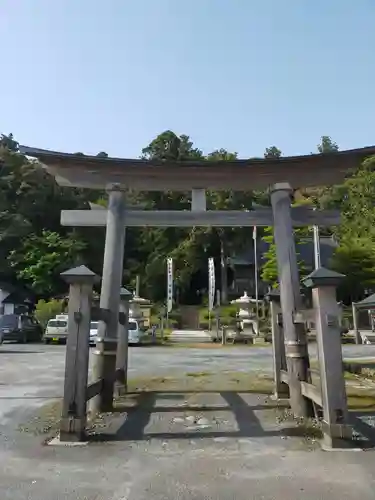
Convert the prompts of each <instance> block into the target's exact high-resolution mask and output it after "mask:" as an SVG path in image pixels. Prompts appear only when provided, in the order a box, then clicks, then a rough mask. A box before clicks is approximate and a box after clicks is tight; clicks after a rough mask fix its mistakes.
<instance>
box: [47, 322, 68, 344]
mask: <svg viewBox="0 0 375 500" xmlns="http://www.w3.org/2000/svg"><path fill="white" fill-rule="evenodd" d="M67 338H68V316H65V315H59V316H56V318H54V319H50V320H49V321H48V323H47V327H46V331H45V332H44V337H43V340H44V343H45V344H49V343H50V342H64V343H65V342H66V339H67Z"/></svg>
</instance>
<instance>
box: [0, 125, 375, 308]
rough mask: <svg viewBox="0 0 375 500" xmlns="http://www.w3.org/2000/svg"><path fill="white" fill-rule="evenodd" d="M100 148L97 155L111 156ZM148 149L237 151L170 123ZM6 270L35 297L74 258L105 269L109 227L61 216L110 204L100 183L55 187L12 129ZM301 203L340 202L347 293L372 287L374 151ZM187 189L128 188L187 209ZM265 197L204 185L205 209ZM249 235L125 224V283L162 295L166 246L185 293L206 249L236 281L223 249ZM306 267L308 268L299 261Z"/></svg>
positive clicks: (195, 288) (1, 170)
mask: <svg viewBox="0 0 375 500" xmlns="http://www.w3.org/2000/svg"><path fill="white" fill-rule="evenodd" d="M337 149H338V147H337V145H336V144H335V143H334V142H333V141H332V140H331V139H330V138H329V137H327V136H324V137H322V140H321V143H320V144H319V145H318V151H319V152H329V151H336V150H337ZM281 154H282V153H281V151H280V150H279V149H278V148H277V147H276V146H271V147H269V148H267V149H266V151H265V154H264V156H265V157H266V158H270V159H272V158H278V157H280V156H281ZM106 155H107V153H105V152H103V151H102V152H100V153H98V156H101V157H105V156H106ZM142 157H143V158H148V159H160V160H173V159H175V160H185V159H206V160H207V161H212V160H223V161H225V160H231V159H235V158H236V157H237V153H235V152H228V151H226V150H225V149H218V150H216V151H213V152H212V153H210V154H208V155H206V156H205V155H204V154H203V153H202V151H200V150H199V149H197V148H195V147H194V145H193V143H192V141H191V140H190V139H189V137H188V136H186V135H181V136H177V135H176V134H175V133H173V132H172V131H166V132H164V133H162V134H160V135H159V136H158V137H156V138H155V139H154V140H153V141H152V142H151V143H150V144H149V145H148V146H147V147H145V148H144V149H143V151H142ZM0 195H1V197H0V241H1V245H0V279H1V280H2V281H9V282H11V283H21V284H22V285H25V286H28V287H29V288H31V289H32V290H33V291H34V293H35V294H36V295H37V297H38V298H41V299H49V298H51V297H56V296H60V295H61V294H64V292H65V291H66V285H65V284H64V283H63V282H62V281H61V280H60V278H59V273H60V272H61V271H62V270H64V269H66V268H68V267H69V266H74V265H78V264H80V263H85V264H86V265H87V266H88V267H90V268H91V269H93V270H94V271H95V272H97V273H98V274H101V268H102V259H103V247H104V234H105V230H104V228H103V229H98V228H66V227H62V226H61V225H60V211H61V210H62V209H80V208H87V209H88V208H89V204H88V203H89V202H94V203H100V204H104V205H105V204H106V198H105V196H104V194H103V193H101V192H97V191H90V190H86V191H81V190H78V189H69V188H61V187H59V186H58V185H57V184H56V183H55V181H54V179H53V178H52V177H51V176H50V175H48V173H47V172H46V171H45V170H44V169H43V168H42V166H41V165H40V164H39V163H38V162H35V161H30V160H29V159H27V158H26V157H25V156H23V155H22V154H20V153H19V151H18V144H17V142H16V141H15V140H14V138H13V137H12V135H8V136H6V135H2V136H1V137H0ZM295 195H296V196H295V201H296V203H311V204H314V205H316V206H320V207H336V208H339V209H340V210H341V211H342V214H343V220H342V224H341V226H340V227H338V228H334V230H333V232H334V235H335V237H336V238H337V240H338V241H339V243H340V244H339V247H338V249H337V251H336V253H335V256H334V258H333V262H332V266H333V267H334V268H335V269H337V270H339V271H341V272H344V273H345V274H347V275H348V279H347V280H346V283H345V284H344V285H343V289H342V294H343V297H344V298H345V300H347V301H349V300H350V298H355V299H356V300H357V299H358V298H361V297H362V296H363V294H364V292H365V290H371V289H372V288H373V287H375V224H374V223H375V208H374V199H375V160H374V159H369V160H367V161H366V162H364V164H363V165H362V166H358V171H357V172H356V173H355V175H353V176H352V177H350V178H349V179H348V180H346V182H344V183H343V185H341V186H335V187H333V188H324V187H322V188H317V189H314V190H305V191H303V190H301V191H299V192H298V193H295ZM190 197H191V194H190V193H189V192H185V193H175V192H142V193H134V192H129V193H128V201H129V203H130V204H131V205H136V204H139V205H142V206H144V207H146V208H149V209H152V208H158V209H174V210H182V209H189V208H190ZM256 204H258V205H259V204H260V205H268V204H269V196H268V194H267V193H266V192H250V191H249V192H244V193H232V192H230V191H227V192H215V191H211V192H208V193H207V205H208V208H209V209H221V210H230V209H232V210H233V209H238V210H240V209H251V208H252V207H253V206H254V205H256ZM257 234H258V238H262V237H264V238H265V239H266V240H267V241H268V243H269V244H270V247H269V251H268V252H267V254H266V263H265V265H264V267H263V270H262V276H263V278H264V279H266V280H267V281H268V282H270V283H271V284H274V283H275V282H276V279H277V273H276V259H275V252H274V246H273V238H272V231H271V229H270V228H265V229H264V230H259V231H258V233H257ZM307 235H308V228H307V229H304V230H300V231H299V232H296V239H297V243H298V241H299V240H301V239H303V238H306V236H307ZM248 245H252V230H251V228H247V229H241V228H223V229H218V228H200V227H194V228H188V229H179V228H167V229H160V228H129V229H128V230H127V234H126V251H125V263H124V284H125V285H127V286H129V287H132V286H134V281H135V277H136V275H139V276H140V277H141V290H142V294H145V295H147V296H149V297H150V298H152V299H153V300H156V301H162V300H164V298H165V280H166V276H165V274H166V269H165V260H166V257H167V256H171V257H173V258H174V262H175V270H176V286H177V295H178V297H179V300H180V301H181V302H184V303H190V304H192V303H200V302H201V301H202V300H203V296H204V295H205V294H206V289H207V259H208V257H211V256H213V257H214V258H215V259H216V262H217V266H216V269H217V274H218V275H217V284H218V287H220V286H221V282H222V281H223V283H224V282H225V283H227V284H228V285H230V283H231V279H232V276H231V271H230V269H228V268H227V265H226V262H227V259H226V258H227V257H228V256H231V255H233V254H238V253H240V252H241V250H242V249H244V248H246V246H248ZM301 271H302V272H303V271H304V270H303V269H301Z"/></svg>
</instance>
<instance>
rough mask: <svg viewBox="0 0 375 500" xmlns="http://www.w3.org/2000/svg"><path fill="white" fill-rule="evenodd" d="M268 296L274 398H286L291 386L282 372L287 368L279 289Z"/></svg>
mask: <svg viewBox="0 0 375 500" xmlns="http://www.w3.org/2000/svg"><path fill="white" fill-rule="evenodd" d="M266 298H267V300H268V301H269V303H270V309H271V328H272V356H273V373H274V399H286V398H289V388H288V385H287V384H285V383H284V382H282V380H281V373H280V371H281V370H285V371H286V370H287V366H286V357H285V345H284V331H283V325H280V324H279V317H281V307H280V291H279V290H278V289H274V290H271V291H270V292H269V293H268V294H267V296H266Z"/></svg>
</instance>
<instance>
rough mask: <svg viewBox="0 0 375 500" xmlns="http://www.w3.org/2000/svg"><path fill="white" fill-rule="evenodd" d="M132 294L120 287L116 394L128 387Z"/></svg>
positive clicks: (123, 391)
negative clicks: (130, 301) (130, 303)
mask: <svg viewBox="0 0 375 500" xmlns="http://www.w3.org/2000/svg"><path fill="white" fill-rule="evenodd" d="M132 296H133V295H132V293H131V292H129V290H127V289H126V288H121V291H120V299H121V302H120V313H119V325H118V339H117V355H116V394H117V395H119V396H120V395H122V394H125V393H126V391H127V389H128V338H129V300H130V299H131V298H132Z"/></svg>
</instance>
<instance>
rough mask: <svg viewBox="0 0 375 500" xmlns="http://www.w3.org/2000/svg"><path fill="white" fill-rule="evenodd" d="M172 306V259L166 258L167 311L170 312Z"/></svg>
mask: <svg viewBox="0 0 375 500" xmlns="http://www.w3.org/2000/svg"><path fill="white" fill-rule="evenodd" d="M172 307H173V259H172V258H171V257H168V259H167V311H168V312H169V313H170V312H171V311H172Z"/></svg>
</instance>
